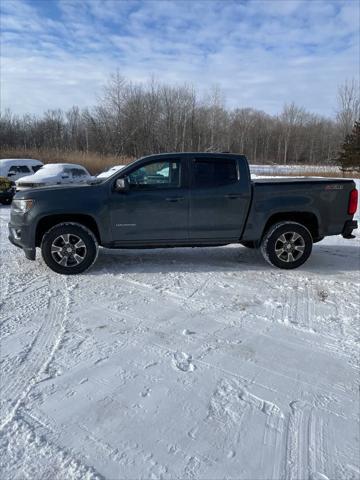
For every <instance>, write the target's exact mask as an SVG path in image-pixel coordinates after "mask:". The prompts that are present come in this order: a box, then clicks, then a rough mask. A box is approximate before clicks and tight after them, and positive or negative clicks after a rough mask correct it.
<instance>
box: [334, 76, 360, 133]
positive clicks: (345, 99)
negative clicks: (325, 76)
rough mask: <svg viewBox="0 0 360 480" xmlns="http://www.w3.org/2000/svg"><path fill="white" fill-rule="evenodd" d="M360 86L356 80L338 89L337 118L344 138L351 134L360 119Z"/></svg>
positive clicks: (347, 82)
mask: <svg viewBox="0 0 360 480" xmlns="http://www.w3.org/2000/svg"><path fill="white" fill-rule="evenodd" d="M359 88H360V85H359V83H358V82H356V81H355V80H351V82H350V81H346V82H345V83H344V84H343V85H340V87H339V89H338V95H337V101H338V109H337V111H336V118H337V121H338V122H339V124H340V128H341V134H342V137H343V138H345V137H346V135H349V134H350V133H351V130H352V128H353V126H354V123H355V121H356V120H358V119H359V117H360V91H359Z"/></svg>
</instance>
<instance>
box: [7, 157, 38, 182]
mask: <svg viewBox="0 0 360 480" xmlns="http://www.w3.org/2000/svg"><path fill="white" fill-rule="evenodd" d="M43 165H44V164H43V163H42V162H40V160H35V159H34V158H3V159H2V160H0V177H6V178H8V179H9V180H12V181H13V182H15V180H18V179H19V178H22V177H26V176H27V175H33V174H34V173H35V172H37V171H38V170H39V169H40V168H41V167H42V166H43Z"/></svg>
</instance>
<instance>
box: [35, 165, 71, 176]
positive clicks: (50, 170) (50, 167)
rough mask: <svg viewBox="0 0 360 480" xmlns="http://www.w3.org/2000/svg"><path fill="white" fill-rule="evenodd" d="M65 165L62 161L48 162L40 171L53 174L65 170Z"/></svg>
mask: <svg viewBox="0 0 360 480" xmlns="http://www.w3.org/2000/svg"><path fill="white" fill-rule="evenodd" d="M64 168H65V166H64V165H62V164H61V163H58V164H56V163H48V164H47V165H44V166H43V167H41V168H39V170H38V173H43V172H45V173H51V174H52V175H54V174H56V173H61V172H63V171H64Z"/></svg>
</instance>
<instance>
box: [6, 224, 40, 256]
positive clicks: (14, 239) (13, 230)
mask: <svg viewBox="0 0 360 480" xmlns="http://www.w3.org/2000/svg"><path fill="white" fill-rule="evenodd" d="M28 236H29V232H28V228H27V227H25V226H19V225H12V224H11V223H9V237H8V238H9V240H10V242H11V243H12V244H13V245H15V247H18V248H21V249H22V250H24V253H25V257H26V258H27V259H28V260H35V258H36V248H35V247H29V246H28V245H27V243H26V240H27V238H28Z"/></svg>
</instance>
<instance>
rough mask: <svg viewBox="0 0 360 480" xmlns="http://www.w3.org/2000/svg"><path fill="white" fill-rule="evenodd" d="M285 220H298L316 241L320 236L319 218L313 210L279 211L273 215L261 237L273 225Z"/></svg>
mask: <svg viewBox="0 0 360 480" xmlns="http://www.w3.org/2000/svg"><path fill="white" fill-rule="evenodd" d="M283 221H290V222H297V223H300V224H302V225H304V226H305V227H306V228H307V229H308V230H309V232H310V233H311V236H312V238H313V240H315V241H316V239H318V238H319V237H320V233H319V228H320V226H319V219H318V217H317V216H316V215H315V213H312V212H279V213H275V214H273V215H271V216H270V217H269V218H268V220H267V222H266V224H265V226H264V229H263V231H262V235H261V238H263V237H264V235H265V233H266V232H267V231H268V230H269V228H270V227H271V226H272V225H275V224H276V223H279V222H283Z"/></svg>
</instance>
